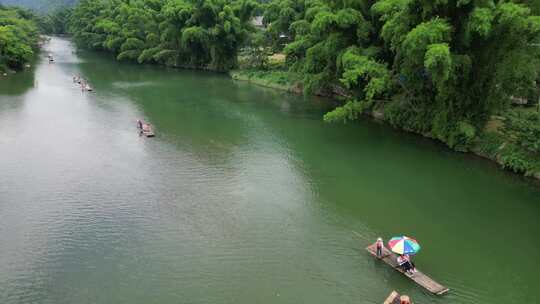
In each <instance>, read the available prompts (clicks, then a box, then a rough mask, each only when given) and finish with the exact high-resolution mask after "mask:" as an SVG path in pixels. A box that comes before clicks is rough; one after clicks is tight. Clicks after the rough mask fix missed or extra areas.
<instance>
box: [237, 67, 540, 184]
mask: <svg viewBox="0 0 540 304" xmlns="http://www.w3.org/2000/svg"><path fill="white" fill-rule="evenodd" d="M229 75H230V76H231V78H232V79H234V80H237V81H247V82H250V83H253V84H256V85H259V86H263V87H267V88H272V89H277V90H282V91H287V92H290V93H294V94H302V93H303V89H302V83H301V80H300V78H299V77H298V75H295V74H293V73H289V72H286V71H281V70H267V71H259V70H234V71H231V72H229ZM367 114H369V116H370V117H372V118H373V119H376V120H379V121H383V122H385V123H388V124H390V123H389V122H388V120H387V119H386V117H385V108H384V107H380V108H378V109H376V110H373V111H371V112H369V113H367ZM539 117H540V114H538V113H535V110H534V109H527V108H515V109H510V110H508V111H505V112H503V113H500V114H499V115H496V116H492V117H491V119H490V121H489V122H488V123H487V124H486V126H485V128H484V130H482V132H480V133H479V134H477V135H476V136H475V138H474V139H473V140H472V144H471V146H470V147H469V148H468V149H466V150H464V151H457V150H456V152H465V153H473V154H475V155H478V156H480V157H482V158H486V159H489V160H491V161H494V162H496V163H497V164H498V165H500V166H501V168H503V169H505V170H508V171H512V172H514V173H517V174H521V175H524V176H526V177H530V178H534V179H537V180H539V181H540V157H539V156H538V154H537V153H535V152H534V150H533V151H531V150H532V149H529V148H528V147H525V146H526V145H527V137H533V138H532V140H534V137H535V136H536V135H537V133H538V132H539V127H537V125H538V124H540V121H539ZM402 130H403V129H402ZM403 131H407V132H411V133H416V134H419V135H421V136H424V137H428V138H431V139H434V140H437V138H435V137H434V136H432V135H431V134H429V133H425V134H422V133H419V132H415V131H414V130H403ZM523 144H524V145H525V146H524V145H523ZM535 148H536V147H535ZM536 149H537V148H536Z"/></svg>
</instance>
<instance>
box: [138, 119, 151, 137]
mask: <svg viewBox="0 0 540 304" xmlns="http://www.w3.org/2000/svg"><path fill="white" fill-rule="evenodd" d="M137 127H138V128H139V130H140V135H144V136H146V137H154V136H155V134H154V130H153V129H152V125H150V124H148V123H145V122H143V121H142V120H137Z"/></svg>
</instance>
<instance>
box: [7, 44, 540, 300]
mask: <svg viewBox="0 0 540 304" xmlns="http://www.w3.org/2000/svg"><path fill="white" fill-rule="evenodd" d="M45 48H46V49H47V50H46V51H45V52H51V53H52V54H53V55H54V57H55V59H56V63H54V64H49V63H48V62H47V60H46V59H44V58H42V59H40V60H39V61H38V62H36V64H35V67H34V68H32V69H29V70H27V71H25V72H22V73H18V74H16V75H12V76H9V77H7V78H2V79H0V152H1V156H0V244H1V247H0V303H3V304H20V303H50V304H53V303H55V304H64V303H66V304H68V303H78V304H83V303H129V304H137V303H141V304H142V303H156V304H157V303H160V304H165V303H201V304H202V303H216V304H217V303H246V304H247V303H295V304H296V303H306V304H317V303H321V304H327V303H382V301H383V299H384V298H385V297H386V296H387V295H388V294H389V293H390V292H391V291H392V290H394V289H395V290H397V291H399V292H402V293H406V294H409V295H410V296H411V297H412V298H413V300H414V301H415V303H490V304H494V303H495V304H498V303H501V304H503V303H504V304H509V303H516V304H518V303H519V304H522V303H537V302H538V301H539V300H538V295H537V294H536V291H538V290H539V288H540V280H539V279H538V271H539V270H540V266H538V265H539V263H540V242H539V240H540V237H539V236H540V221H539V217H540V187H538V186H537V185H535V184H533V183H532V182H530V181H528V180H526V179H524V178H522V177H520V176H517V175H514V174H510V173H508V172H504V171H502V170H500V169H499V168H498V167H497V166H495V165H494V164H492V163H490V162H488V161H484V160H482V159H479V158H476V157H472V156H470V155H466V154H459V153H454V152H451V151H449V150H448V149H446V148H445V147H444V146H442V145H440V144H438V143H435V142H433V141H431V140H427V139H423V138H420V137H417V136H414V135H410V134H406V133H403V132H400V131H397V130H394V129H392V128H389V127H388V126H385V125H382V124H377V123H374V122H369V121H361V122H359V123H351V124H347V125H332V124H325V123H323V122H322V119H321V115H322V114H323V113H324V112H325V111H326V110H328V101H326V100H321V99H315V98H304V97H301V96H295V95H289V94H286V93H283V92H279V91H274V90H270V89H264V88H261V87H257V86H254V85H251V84H248V83H242V82H234V81H232V80H231V79H229V78H228V77H226V76H224V75H219V74H213V73H207V72H197V71H183V70H172V69H165V68H162V67H156V66H141V65H136V64H131V63H119V62H116V61H114V60H113V58H111V57H110V56H109V55H106V54H103V53H92V52H82V51H80V52H76V51H75V48H74V46H73V45H72V44H71V43H70V41H69V40H66V39H61V38H53V39H52V40H51V42H50V43H48V44H47V45H45ZM76 74H80V75H81V76H82V77H84V78H86V79H88V80H89V82H90V84H91V85H92V86H93V87H94V88H95V90H96V91H95V92H93V93H83V92H81V90H80V89H79V87H78V86H76V85H75V84H74V83H73V82H72V79H71V78H72V76H73V75H76ZM137 118H143V119H145V120H147V121H148V122H150V123H151V124H152V125H153V126H154V127H155V131H156V134H157V136H156V137H155V138H144V137H139V135H138V132H137V129H136V125H135V121H136V120H137ZM352 231H355V232H356V233H353V232H352ZM400 234H406V235H410V236H413V237H415V238H417V239H418V240H419V242H420V243H421V245H422V250H421V251H420V253H419V254H418V255H417V256H416V258H415V261H416V263H417V266H418V267H419V268H420V269H421V270H423V271H424V272H426V273H427V274H429V275H430V276H432V277H433V278H435V279H436V280H437V281H439V282H440V283H442V284H444V285H446V286H448V287H449V288H450V289H451V291H450V293H449V294H448V295H446V296H443V297H435V296H432V295H429V294H427V293H426V292H425V291H424V290H422V289H421V288H420V287H418V286H416V285H415V284H414V283H413V282H411V281H409V280H407V279H406V278H405V277H403V276H401V275H400V274H399V273H397V272H396V271H394V270H392V269H390V268H389V267H387V266H386V265H383V264H381V263H378V262H376V261H374V260H373V259H372V258H371V257H370V256H368V255H367V253H366V252H365V249H364V248H365V246H366V245H367V244H368V243H370V242H372V241H374V240H375V238H376V237H377V236H383V237H384V238H385V239H388V238H389V237H391V236H394V235H400Z"/></svg>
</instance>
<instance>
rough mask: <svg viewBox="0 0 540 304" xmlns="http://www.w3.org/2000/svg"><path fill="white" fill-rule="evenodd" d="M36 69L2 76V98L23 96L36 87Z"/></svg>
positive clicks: (0, 91) (0, 93) (0, 89)
mask: <svg viewBox="0 0 540 304" xmlns="http://www.w3.org/2000/svg"><path fill="white" fill-rule="evenodd" d="M34 79H35V76H34V69H33V68H31V69H27V70H25V71H22V72H17V73H15V74H8V76H0V96H1V95H8V96H14V95H21V94H24V93H26V91H28V90H29V89H31V88H33V87H34Z"/></svg>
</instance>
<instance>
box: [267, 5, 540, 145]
mask: <svg viewBox="0 0 540 304" xmlns="http://www.w3.org/2000/svg"><path fill="white" fill-rule="evenodd" d="M283 3H284V1H283V0H274V1H273V2H271V3H270V4H269V5H268V8H267V11H266V13H265V19H266V20H269V22H270V25H269V28H270V29H271V28H272V27H273V26H275V27H276V28H279V31H285V30H289V31H290V32H291V33H292V36H293V37H294V41H293V42H292V43H290V44H288V45H287V47H286V48H285V53H286V54H287V59H288V61H289V62H290V63H291V66H292V69H294V70H295V71H296V72H300V73H301V74H302V75H304V81H303V82H304V85H305V91H306V92H307V93H311V92H332V91H333V90H334V89H335V87H344V88H346V89H348V91H349V93H348V95H350V97H349V98H347V100H346V101H345V102H344V104H343V106H342V107H339V108H337V109H336V110H335V111H333V112H331V113H329V114H327V115H326V116H325V120H327V121H344V120H345V121H346V120H350V119H355V118H357V117H358V115H359V114H361V113H362V112H364V111H366V110H368V109H370V110H371V109H380V110H384V111H385V114H386V115H385V117H386V119H388V121H389V122H390V123H392V124H394V125H396V126H398V127H401V128H405V129H409V130H414V131H417V132H421V133H428V134H430V135H431V136H434V137H436V138H438V139H440V140H443V141H445V142H446V143H448V144H449V145H450V146H452V147H455V148H458V149H465V148H466V147H467V145H468V144H469V142H470V141H471V140H472V139H473V138H474V137H475V134H476V133H477V130H478V129H479V128H481V127H482V126H483V124H484V123H485V121H486V120H487V119H488V118H489V116H490V114H491V113H493V112H494V111H498V110H500V109H503V108H505V107H507V106H508V103H509V100H510V97H511V96H526V95H528V94H530V92H531V90H534V82H535V80H536V79H537V78H538V71H539V68H538V67H539V61H538V60H539V57H540V56H539V50H540V48H539V47H538V45H539V44H538V43H539V42H540V41H539V37H540V17H538V16H535V15H534V13H533V12H532V11H531V8H532V9H533V10H537V6H538V3H537V2H535V1H504V0H499V1H497V0H442V1H432V0H379V1H368V0H359V1H347V0H343V1H330V0H306V1H304V2H303V7H302V8H301V10H303V11H300V12H296V13H295V14H293V13H292V11H291V9H292V10H294V9H293V8H296V7H298V6H297V5H295V4H290V5H289V6H288V7H285V6H284V5H283ZM291 16H294V18H293V17H291ZM292 20H294V21H292Z"/></svg>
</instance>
